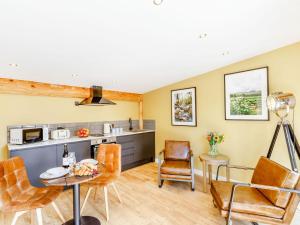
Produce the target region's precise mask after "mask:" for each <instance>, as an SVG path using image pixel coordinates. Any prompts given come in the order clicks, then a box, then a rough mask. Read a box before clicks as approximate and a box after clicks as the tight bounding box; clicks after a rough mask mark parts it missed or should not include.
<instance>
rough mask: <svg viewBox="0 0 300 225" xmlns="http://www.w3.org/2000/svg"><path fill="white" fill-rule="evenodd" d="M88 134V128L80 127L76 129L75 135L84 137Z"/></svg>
mask: <svg viewBox="0 0 300 225" xmlns="http://www.w3.org/2000/svg"><path fill="white" fill-rule="evenodd" d="M89 135H90V130H89V129H87V128H81V129H79V130H78V131H77V136H78V137H81V138H84V137H88V136H89Z"/></svg>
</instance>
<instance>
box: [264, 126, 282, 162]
mask: <svg viewBox="0 0 300 225" xmlns="http://www.w3.org/2000/svg"><path fill="white" fill-rule="evenodd" d="M281 125H282V122H281V121H280V122H278V123H277V126H276V129H275V132H274V135H273V138H272V142H271V144H270V147H269V151H268V154H267V158H268V159H269V158H271V155H272V153H273V149H274V146H275V143H276V140H277V137H278V133H279V131H280V127H281Z"/></svg>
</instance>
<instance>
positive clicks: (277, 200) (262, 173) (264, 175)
mask: <svg viewBox="0 0 300 225" xmlns="http://www.w3.org/2000/svg"><path fill="white" fill-rule="evenodd" d="M298 180H299V174H298V173H295V172H293V171H291V170H289V169H288V168H286V167H284V166H282V165H280V164H278V163H276V162H274V161H272V160H270V159H268V158H266V157H261V158H260V160H259V161H258V163H257V166H256V168H255V170H254V173H253V177H252V181H251V182H252V183H254V184H262V185H269V186H276V187H281V188H291V189H294V188H295V187H296V185H297V183H298ZM259 191H260V192H261V193H262V194H263V195H264V196H265V197H266V198H267V199H269V200H270V201H271V202H272V203H273V204H274V205H275V206H278V207H281V208H286V207H287V205H288V203H289V200H290V197H291V194H290V193H287V192H282V191H271V190H259Z"/></svg>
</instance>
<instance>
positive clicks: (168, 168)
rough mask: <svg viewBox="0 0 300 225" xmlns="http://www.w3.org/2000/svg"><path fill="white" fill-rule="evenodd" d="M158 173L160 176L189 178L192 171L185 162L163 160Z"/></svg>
mask: <svg viewBox="0 0 300 225" xmlns="http://www.w3.org/2000/svg"><path fill="white" fill-rule="evenodd" d="M160 172H161V173H162V174H173V175H183V176H190V175H191V173H192V170H191V166H190V163H189V162H187V161H176V160H165V161H164V162H163V164H162V165H161V167H160Z"/></svg>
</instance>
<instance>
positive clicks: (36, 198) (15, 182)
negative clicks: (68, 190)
mask: <svg viewBox="0 0 300 225" xmlns="http://www.w3.org/2000/svg"><path fill="white" fill-rule="evenodd" d="M61 192H62V188H60V187H44V188H37V187H33V186H31V184H30V181H29V179H28V177H27V172H26V168H25V165H24V161H23V159H22V158H20V157H14V158H11V159H8V160H4V161H1V162H0V211H1V212H2V213H11V212H13V213H15V215H14V218H13V221H12V223H11V225H15V224H16V222H17V219H18V218H19V217H20V216H21V215H23V214H24V213H26V212H30V211H32V210H35V211H36V214H37V220H38V224H39V225H42V224H43V221H42V213H41V209H42V208H44V207H45V206H46V205H48V204H50V203H51V204H52V206H53V208H54V210H55V211H56V213H57V214H58V216H59V218H60V219H61V220H62V221H63V222H65V219H64V217H63V216H62V214H61V213H60V211H59V209H58V207H57V206H56V204H55V203H54V200H55V199H56V198H57V197H58V196H59V194H60V193H61Z"/></svg>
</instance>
